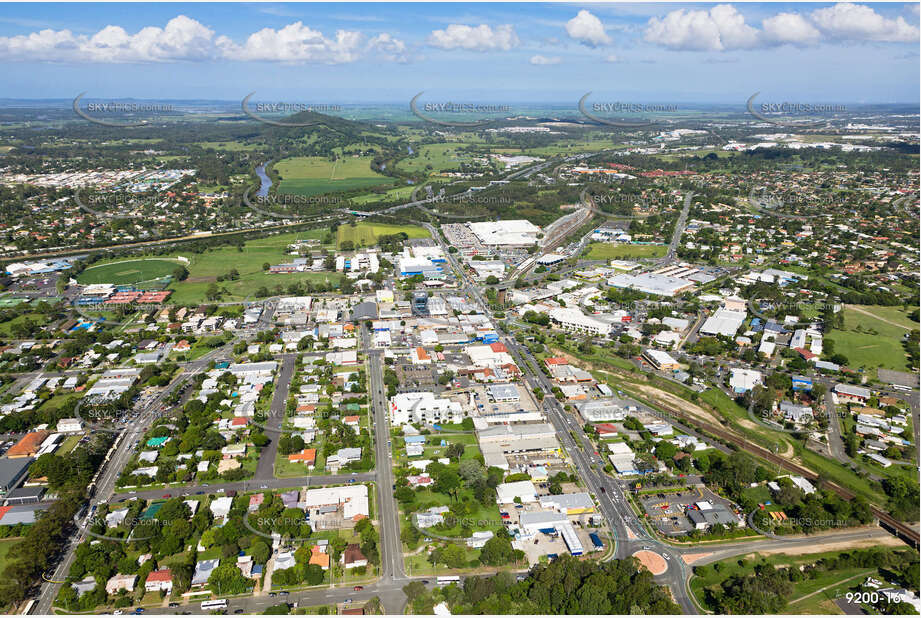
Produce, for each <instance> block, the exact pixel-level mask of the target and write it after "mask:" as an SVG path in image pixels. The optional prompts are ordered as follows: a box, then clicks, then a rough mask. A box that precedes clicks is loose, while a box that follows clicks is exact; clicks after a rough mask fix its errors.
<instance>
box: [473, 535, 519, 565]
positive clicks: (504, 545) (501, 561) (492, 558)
mask: <svg viewBox="0 0 921 618" xmlns="http://www.w3.org/2000/svg"><path fill="white" fill-rule="evenodd" d="M513 554H514V549H513V548H512V543H511V541H509V539H507V538H504V537H503V538H500V537H498V536H494V537H493V538H491V539H489V540H488V541H486V544H485V545H483V549H481V550H480V562H482V563H483V564H486V565H489V566H501V565H507V564H509V563H510V562H511V561H512V560H513V557H514V556H513Z"/></svg>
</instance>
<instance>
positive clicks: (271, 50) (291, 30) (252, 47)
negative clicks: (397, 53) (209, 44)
mask: <svg viewBox="0 0 921 618" xmlns="http://www.w3.org/2000/svg"><path fill="white" fill-rule="evenodd" d="M361 39H362V36H361V33H360V32H354V31H348V30H338V31H336V38H335V39H330V38H327V37H326V36H324V35H323V33H322V32H320V31H319V30H313V29H312V28H310V27H309V26H305V25H304V24H303V23H302V22H299V21H297V22H294V23H293V24H288V25H287V26H285V27H284V28H281V29H279V30H274V29H272V28H263V29H262V30H259V31H258V32H254V33H253V34H251V35H249V37H248V38H247V39H246V42H245V43H243V45H237V44H236V43H234V42H233V41H231V40H230V39H229V38H227V37H219V39H218V41H217V43H218V46H219V47H220V48H221V51H222V53H223V55H224V57H225V58H229V59H231V60H245V61H274V62H291V63H299V62H316V63H324V64H341V63H345V62H354V61H356V60H358V59H359V57H360V55H361Z"/></svg>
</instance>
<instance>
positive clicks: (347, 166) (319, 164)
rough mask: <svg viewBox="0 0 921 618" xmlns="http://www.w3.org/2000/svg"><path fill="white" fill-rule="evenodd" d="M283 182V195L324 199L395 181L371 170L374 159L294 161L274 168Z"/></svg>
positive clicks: (316, 158) (281, 183) (300, 159)
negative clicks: (311, 196) (323, 195)
mask: <svg viewBox="0 0 921 618" xmlns="http://www.w3.org/2000/svg"><path fill="white" fill-rule="evenodd" d="M273 167H274V170H275V171H276V172H277V173H278V175H279V177H280V178H281V182H280V184H279V186H278V192H279V193H290V194H295V195H321V194H323V193H332V192H336V191H350V190H352V189H360V188H364V187H373V186H377V185H387V186H390V185H392V184H393V179H391V178H388V177H387V176H384V175H383V174H379V173H377V172H375V171H373V170H372V169H371V157H353V156H350V155H347V156H345V157H344V158H341V159H337V160H336V161H330V160H329V159H327V158H326V157H293V158H290V159H282V160H281V161H279V162H278V163H276V164H275V165H274V166H273Z"/></svg>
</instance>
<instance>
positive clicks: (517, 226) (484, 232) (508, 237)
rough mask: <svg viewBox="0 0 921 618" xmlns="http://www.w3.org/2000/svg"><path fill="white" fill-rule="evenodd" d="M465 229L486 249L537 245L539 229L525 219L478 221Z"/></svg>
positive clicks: (469, 224)
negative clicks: (468, 229)
mask: <svg viewBox="0 0 921 618" xmlns="http://www.w3.org/2000/svg"><path fill="white" fill-rule="evenodd" d="M467 227H469V228H470V231H471V232H473V234H474V235H475V236H476V237H477V239H478V240H479V241H480V242H481V243H482V244H483V245H485V246H487V247H527V246H530V245H533V244H536V243H537V237H538V235H539V234H540V233H541V229H540V228H539V227H537V226H536V225H534V224H533V223H531V222H530V221H527V220H525V219H512V220H508V221H480V222H472V223H468V224H467Z"/></svg>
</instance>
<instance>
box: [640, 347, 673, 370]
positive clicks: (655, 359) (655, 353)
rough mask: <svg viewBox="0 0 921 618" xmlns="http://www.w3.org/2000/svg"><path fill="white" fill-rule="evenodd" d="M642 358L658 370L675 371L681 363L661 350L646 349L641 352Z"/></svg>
mask: <svg viewBox="0 0 921 618" xmlns="http://www.w3.org/2000/svg"><path fill="white" fill-rule="evenodd" d="M643 358H644V359H645V360H646V362H648V363H649V364H650V365H652V366H653V367H654V368H656V369H658V370H659V371H675V370H676V369H680V368H681V364H680V363H679V362H678V361H676V360H675V359H674V358H672V355H671V354H669V353H668V352H663V351H662V350H653V349H648V350H646V351H645V352H643Z"/></svg>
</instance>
